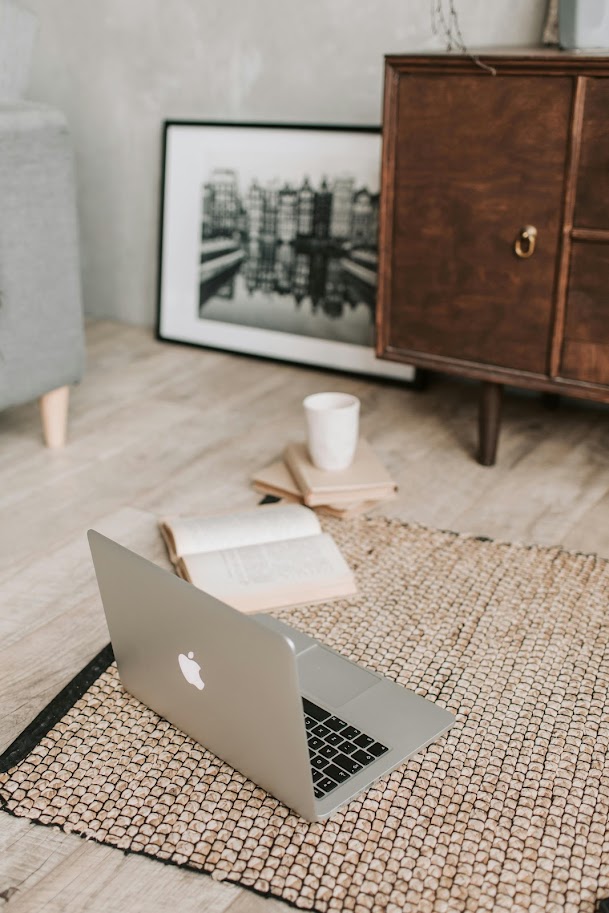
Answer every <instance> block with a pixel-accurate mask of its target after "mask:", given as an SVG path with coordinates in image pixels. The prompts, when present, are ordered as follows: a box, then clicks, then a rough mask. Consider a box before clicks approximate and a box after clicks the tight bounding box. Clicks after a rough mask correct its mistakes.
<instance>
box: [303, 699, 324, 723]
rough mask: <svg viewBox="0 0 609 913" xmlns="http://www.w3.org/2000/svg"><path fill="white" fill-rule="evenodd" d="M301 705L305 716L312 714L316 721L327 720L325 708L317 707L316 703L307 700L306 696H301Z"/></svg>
mask: <svg viewBox="0 0 609 913" xmlns="http://www.w3.org/2000/svg"><path fill="white" fill-rule="evenodd" d="M302 706H303V707H304V712H305V714H306V715H307V716H312V717H313V719H314V720H317V722H318V723H321V721H322V720H327V718H328V717H329V716H330V714H329V713H328V711H327V710H324V709H323V708H322V707H318V706H317V704H314V703H313V702H312V701H308V700H307V699H306V697H303V699H302Z"/></svg>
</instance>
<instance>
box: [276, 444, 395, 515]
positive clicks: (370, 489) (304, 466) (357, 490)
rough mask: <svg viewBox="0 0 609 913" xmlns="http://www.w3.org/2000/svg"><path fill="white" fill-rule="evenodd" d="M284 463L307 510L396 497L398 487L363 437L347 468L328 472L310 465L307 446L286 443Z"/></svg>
mask: <svg viewBox="0 0 609 913" xmlns="http://www.w3.org/2000/svg"><path fill="white" fill-rule="evenodd" d="M284 460H285V463H286V465H287V467H288V469H289V470H290V472H291V473H292V475H293V477H294V480H295V481H296V483H297V485H298V487H299V489H300V491H301V492H302V498H303V502H304V503H305V504H306V505H307V506H308V507H315V506H316V505H320V504H332V505H333V506H335V507H336V506H338V505H341V504H347V503H353V501H356V500H361V501H384V500H387V499H388V498H393V497H395V494H396V492H397V485H396V483H395V482H394V481H393V479H392V478H391V476H390V475H389V473H388V472H387V470H386V469H385V467H384V466H383V464H382V463H381V461H380V460H379V458H378V457H377V455H376V454H375V452H374V450H373V449H372V447H371V446H370V444H369V443H368V441H366V440H364V439H363V438H362V439H360V441H359V443H358V446H357V450H356V452H355V457H354V459H353V462H352V464H351V465H350V466H349V467H348V469H341V470H340V471H338V472H328V471H326V470H323V469H318V468H317V466H314V465H313V463H312V462H311V458H310V456H309V452H308V450H307V447H306V444H304V443H298V444H297V443H292V444H288V446H287V447H286V449H285V452H284Z"/></svg>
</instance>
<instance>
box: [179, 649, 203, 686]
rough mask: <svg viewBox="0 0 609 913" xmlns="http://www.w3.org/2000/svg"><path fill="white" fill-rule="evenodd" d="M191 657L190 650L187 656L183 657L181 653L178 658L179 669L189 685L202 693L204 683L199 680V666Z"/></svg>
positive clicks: (192, 654) (192, 655)
mask: <svg viewBox="0 0 609 913" xmlns="http://www.w3.org/2000/svg"><path fill="white" fill-rule="evenodd" d="M193 657H194V653H193V652H192V650H191V651H190V653H189V654H188V656H184V654H183V653H180V655H179V656H178V662H179V664H180V669H181V670H182V675H183V676H184V678H185V679H186V681H187V682H188V684H189V685H194V686H195V688H198V689H199V691H203V688H205V682H204V681H203V680H202V678H201V666H200V665H199V663H197V662H195V660H194V658H193Z"/></svg>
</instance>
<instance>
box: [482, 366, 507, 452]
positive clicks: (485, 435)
mask: <svg viewBox="0 0 609 913" xmlns="http://www.w3.org/2000/svg"><path fill="white" fill-rule="evenodd" d="M502 393H503V387H502V385H501V384H493V383H489V382H488V381H484V382H483V383H482V389H481V392H480V405H479V411H478V462H479V463H481V464H482V465H483V466H494V465H495V458H496V456H497V441H498V440H499V427H500V425H501V399H502Z"/></svg>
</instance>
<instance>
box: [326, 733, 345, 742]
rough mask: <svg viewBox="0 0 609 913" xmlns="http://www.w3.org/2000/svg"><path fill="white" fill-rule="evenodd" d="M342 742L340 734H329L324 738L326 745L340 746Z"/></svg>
mask: <svg viewBox="0 0 609 913" xmlns="http://www.w3.org/2000/svg"><path fill="white" fill-rule="evenodd" d="M342 740H343V734H342V732H331V733H330V735H327V736H326V742H327V743H328V745H340V743H341V742H342Z"/></svg>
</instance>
